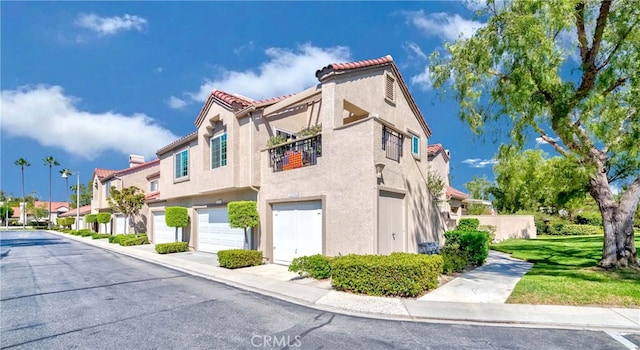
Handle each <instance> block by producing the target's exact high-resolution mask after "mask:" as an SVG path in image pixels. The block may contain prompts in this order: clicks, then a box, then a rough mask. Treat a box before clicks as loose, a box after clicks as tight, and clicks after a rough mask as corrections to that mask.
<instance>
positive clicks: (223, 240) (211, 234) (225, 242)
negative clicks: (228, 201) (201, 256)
mask: <svg viewBox="0 0 640 350" xmlns="http://www.w3.org/2000/svg"><path fill="white" fill-rule="evenodd" d="M249 232H250V231H249V230H247V236H249V235H250V233H249ZM243 246H244V230H243V229H241V228H231V226H229V217H228V216H227V208H210V209H199V210H198V250H199V251H203V252H209V253H217V252H218V251H219V250H226V249H242V248H243Z"/></svg>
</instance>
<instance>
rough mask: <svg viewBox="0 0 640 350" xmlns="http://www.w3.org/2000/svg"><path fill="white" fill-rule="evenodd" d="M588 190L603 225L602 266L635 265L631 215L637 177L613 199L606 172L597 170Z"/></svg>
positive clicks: (639, 186)
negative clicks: (620, 195)
mask: <svg viewBox="0 0 640 350" xmlns="http://www.w3.org/2000/svg"><path fill="white" fill-rule="evenodd" d="M589 192H590V193H591V196H592V197H593V199H595V201H596V202H597V203H598V208H600V213H601V214H602V224H603V226H604V241H603V246H602V260H600V263H599V264H598V265H599V266H600V267H603V268H607V269H609V268H619V267H631V266H633V267H638V254H637V251H636V246H635V242H634V233H633V215H634V213H635V211H636V209H637V208H638V201H639V200H640V177H639V178H637V179H636V181H635V182H634V183H633V184H632V185H631V186H630V187H629V188H628V189H627V190H626V191H625V193H624V194H623V195H622V197H621V199H620V202H616V200H615V199H614V198H613V193H612V192H611V188H610V187H609V181H608V180H607V177H606V173H605V172H602V171H599V172H598V173H597V174H596V175H595V176H594V177H592V178H591V180H590V188H589Z"/></svg>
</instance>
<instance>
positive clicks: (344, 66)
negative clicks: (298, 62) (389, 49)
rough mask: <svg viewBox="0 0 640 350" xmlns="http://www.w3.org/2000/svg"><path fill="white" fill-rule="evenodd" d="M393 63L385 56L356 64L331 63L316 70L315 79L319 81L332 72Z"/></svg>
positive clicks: (391, 59)
mask: <svg viewBox="0 0 640 350" xmlns="http://www.w3.org/2000/svg"><path fill="white" fill-rule="evenodd" d="M388 63H393V58H392V57H391V55H386V56H384V57H380V58H374V59H371V60H362V61H357V62H347V63H331V64H330V65H328V66H326V67H324V68H322V69H318V70H317V71H316V78H318V79H321V78H322V76H324V75H326V74H329V73H331V72H334V71H343V70H350V69H357V68H365V67H373V66H377V65H382V64H388Z"/></svg>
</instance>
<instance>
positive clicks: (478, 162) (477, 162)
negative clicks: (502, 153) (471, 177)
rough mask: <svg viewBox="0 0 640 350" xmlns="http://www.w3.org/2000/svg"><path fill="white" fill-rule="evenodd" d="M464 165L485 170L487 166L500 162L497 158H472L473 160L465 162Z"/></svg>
mask: <svg viewBox="0 0 640 350" xmlns="http://www.w3.org/2000/svg"><path fill="white" fill-rule="evenodd" d="M462 163H464V164H468V165H469V166H470V167H472V168H484V167H486V166H487V165H494V164H498V160H497V159H495V158H491V159H480V158H471V159H465V160H463V161H462Z"/></svg>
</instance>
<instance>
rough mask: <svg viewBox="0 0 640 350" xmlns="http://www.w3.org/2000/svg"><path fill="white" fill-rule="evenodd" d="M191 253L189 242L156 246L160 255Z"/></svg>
mask: <svg viewBox="0 0 640 350" xmlns="http://www.w3.org/2000/svg"><path fill="white" fill-rule="evenodd" d="M187 251H189V244H188V243H187V242H172V243H160V244H156V252H158V253H160V254H170V253H181V252H187Z"/></svg>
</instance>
